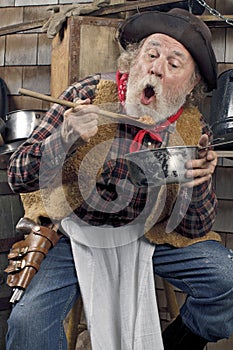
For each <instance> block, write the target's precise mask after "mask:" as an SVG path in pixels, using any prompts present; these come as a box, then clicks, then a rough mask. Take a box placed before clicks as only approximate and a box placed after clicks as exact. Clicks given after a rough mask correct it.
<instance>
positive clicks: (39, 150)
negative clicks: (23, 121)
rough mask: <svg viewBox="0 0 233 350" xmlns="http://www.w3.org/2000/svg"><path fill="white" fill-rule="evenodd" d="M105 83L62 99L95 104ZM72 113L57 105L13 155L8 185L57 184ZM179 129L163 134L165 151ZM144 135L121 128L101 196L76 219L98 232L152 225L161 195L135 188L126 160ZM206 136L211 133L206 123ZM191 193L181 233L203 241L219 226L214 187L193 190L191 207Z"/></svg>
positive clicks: (93, 81) (21, 188)
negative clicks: (65, 125) (63, 131)
mask: <svg viewBox="0 0 233 350" xmlns="http://www.w3.org/2000/svg"><path fill="white" fill-rule="evenodd" d="M99 80H100V75H98V74H97V75H94V76H90V77H88V78H85V79H83V80H81V81H79V82H77V83H75V84H73V85H72V86H70V87H69V88H68V89H67V90H65V92H64V93H63V94H62V95H61V96H60V98H63V99H65V100H69V101H73V100H74V99H75V98H77V97H79V98H81V99H85V98H90V99H93V97H94V96H95V89H96V86H97V84H98V83H99ZM66 109H67V107H63V106H61V105H57V104H55V105H53V107H52V108H51V109H50V110H49V111H48V112H47V113H46V115H45V116H44V118H43V120H42V121H41V123H40V125H39V126H38V127H37V128H36V129H35V130H34V132H33V133H32V135H31V137H30V138H29V139H28V140H27V141H26V142H24V143H23V144H22V145H21V146H20V147H19V148H18V149H17V151H16V152H15V153H14V154H13V155H12V157H11V160H10V164H9V169H8V179H9V184H10V186H11V187H12V189H13V190H14V191H15V192H18V193H20V192H32V191H35V190H38V189H39V188H41V185H42V182H43V183H45V184H46V183H49V181H51V179H52V178H53V177H54V174H55V172H56V168H59V167H60V166H61V164H62V162H63V161H64V159H65V157H66V152H65V150H64V148H63V145H62V142H61V136H60V131H59V126H60V125H61V124H62V122H63V114H64V111H65V110H66ZM174 128H175V126H174V125H170V127H169V129H168V130H166V131H164V132H163V133H161V137H162V139H163V140H164V141H163V144H162V145H164V143H165V144H166V142H167V138H168V134H169V132H172V129H174ZM138 130H139V128H138V127H137V126H133V125H129V124H119V126H118V131H117V133H116V136H115V138H114V140H113V142H112V146H111V148H110V151H109V153H108V156H107V158H106V160H105V163H104V165H103V172H102V174H101V175H100V176H99V177H98V180H97V183H96V190H93V192H92V193H91V194H90V196H89V198H88V200H86V201H84V202H83V204H82V205H81V206H80V207H79V208H77V209H76V210H75V211H74V213H73V214H72V215H73V216H74V217H76V216H78V217H79V218H80V219H81V220H83V221H84V222H86V223H88V224H92V225H95V226H98V225H104V224H105V225H111V226H114V227H117V226H122V225H125V224H128V223H131V222H133V223H135V222H136V221H138V220H139V221H140V222H141V221H143V222H144V221H145V220H146V218H147V217H148V215H149V213H150V210H151V208H152V207H153V205H154V203H155V202H156V199H157V195H158V189H156V188H146V187H143V188H136V187H134V186H133V185H132V184H131V183H130V181H129V179H128V168H127V164H126V161H125V157H124V155H125V154H126V153H128V152H129V146H130V144H131V142H132V139H133V137H134V136H135V135H136V133H137V132H138ZM203 133H209V130H208V127H207V125H206V124H204V123H203ZM156 147H161V144H160V143H157V145H156ZM42 155H43V158H42ZM42 159H43V160H42ZM41 162H43V166H42V167H41ZM41 169H44V171H42V170H41ZM41 179H42V180H41ZM87 186H88V184H87ZM187 191H188V190H187V189H185V188H184V189H182V190H181V191H180V194H179V196H180V198H182V200H181V202H180V205H179V210H178V213H177V215H176V219H177V227H176V231H177V232H179V233H181V234H182V235H184V236H186V237H189V238H197V237H201V236H203V235H205V234H206V233H207V232H209V231H210V229H211V227H212V224H213V222H214V220H215V215H216V196H215V194H214V191H213V188H212V183H211V181H209V182H206V183H204V184H202V185H200V186H196V187H194V188H193V192H192V196H191V202H190V197H189V196H188V192H187ZM187 201H188V202H187ZM189 202H190V203H189ZM187 207H188V208H187Z"/></svg>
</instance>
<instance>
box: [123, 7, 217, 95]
mask: <svg viewBox="0 0 233 350" xmlns="http://www.w3.org/2000/svg"><path fill="white" fill-rule="evenodd" d="M154 33H162V34H165V35H168V36H170V37H172V38H174V39H175V40H177V41H179V42H180V43H181V44H182V45H184V47H185V48H186V49H187V50H188V51H189V53H190V54H191V56H192V57H193V59H194V61H195V62H196V64H197V66H198V68H199V70H200V73H201V75H202V77H203V78H204V80H205V82H206V84H207V86H208V90H209V91H211V90H213V89H215V88H216V86H217V62H216V58H215V54H214V51H213V48H212V45H211V33H210V31H209V28H208V27H207V26H206V25H205V23H204V22H203V21H202V20H201V19H199V18H197V17H195V16H194V15H192V14H190V13H189V12H188V11H186V10H182V9H173V10H171V11H169V12H159V11H151V12H143V13H140V14H136V15H134V16H132V17H129V18H128V19H127V20H126V21H125V22H123V24H122V25H121V27H120V28H119V33H118V39H119V42H120V44H121V46H122V47H123V48H124V49H126V47H127V45H128V44H133V43H137V42H140V41H141V40H142V39H144V38H146V37H148V36H150V35H152V34H154Z"/></svg>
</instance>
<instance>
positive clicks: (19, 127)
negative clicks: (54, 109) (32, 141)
mask: <svg viewBox="0 0 233 350" xmlns="http://www.w3.org/2000/svg"><path fill="white" fill-rule="evenodd" d="M45 113H46V111H43V110H18V111H13V112H10V113H8V114H7V115H6V116H5V124H6V128H5V137H4V140H5V143H10V142H14V141H17V140H24V139H27V138H28V137H30V135H31V133H32V131H33V130H34V129H35V127H36V126H37V125H39V124H40V122H41V118H42V117H43V116H44V115H45Z"/></svg>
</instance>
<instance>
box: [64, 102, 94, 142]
mask: <svg viewBox="0 0 233 350" xmlns="http://www.w3.org/2000/svg"><path fill="white" fill-rule="evenodd" d="M76 103H77V107H75V108H70V109H68V110H67V111H66V112H65V114H64V122H63V124H62V127H61V137H62V142H63V144H64V146H65V147H66V148H71V147H72V145H74V143H75V144H76V146H77V145H82V144H84V143H86V142H89V140H90V138H91V137H93V136H95V134H96V133H97V131H98V107H97V106H95V105H90V100H89V99H86V100H79V101H76Z"/></svg>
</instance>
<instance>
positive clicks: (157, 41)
mask: <svg viewBox="0 0 233 350" xmlns="http://www.w3.org/2000/svg"><path fill="white" fill-rule="evenodd" d="M153 48H155V49H158V50H166V51H168V52H170V53H174V54H176V55H178V56H180V57H182V56H183V57H184V58H187V59H188V58H190V59H192V56H191V55H190V53H189V51H188V50H187V49H186V48H185V47H184V45H183V44H181V43H180V42H179V41H177V40H176V39H174V38H172V37H170V36H168V35H165V34H161V33H155V34H151V35H150V36H148V37H147V38H146V39H145V40H144V42H143V45H142V50H149V49H153Z"/></svg>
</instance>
